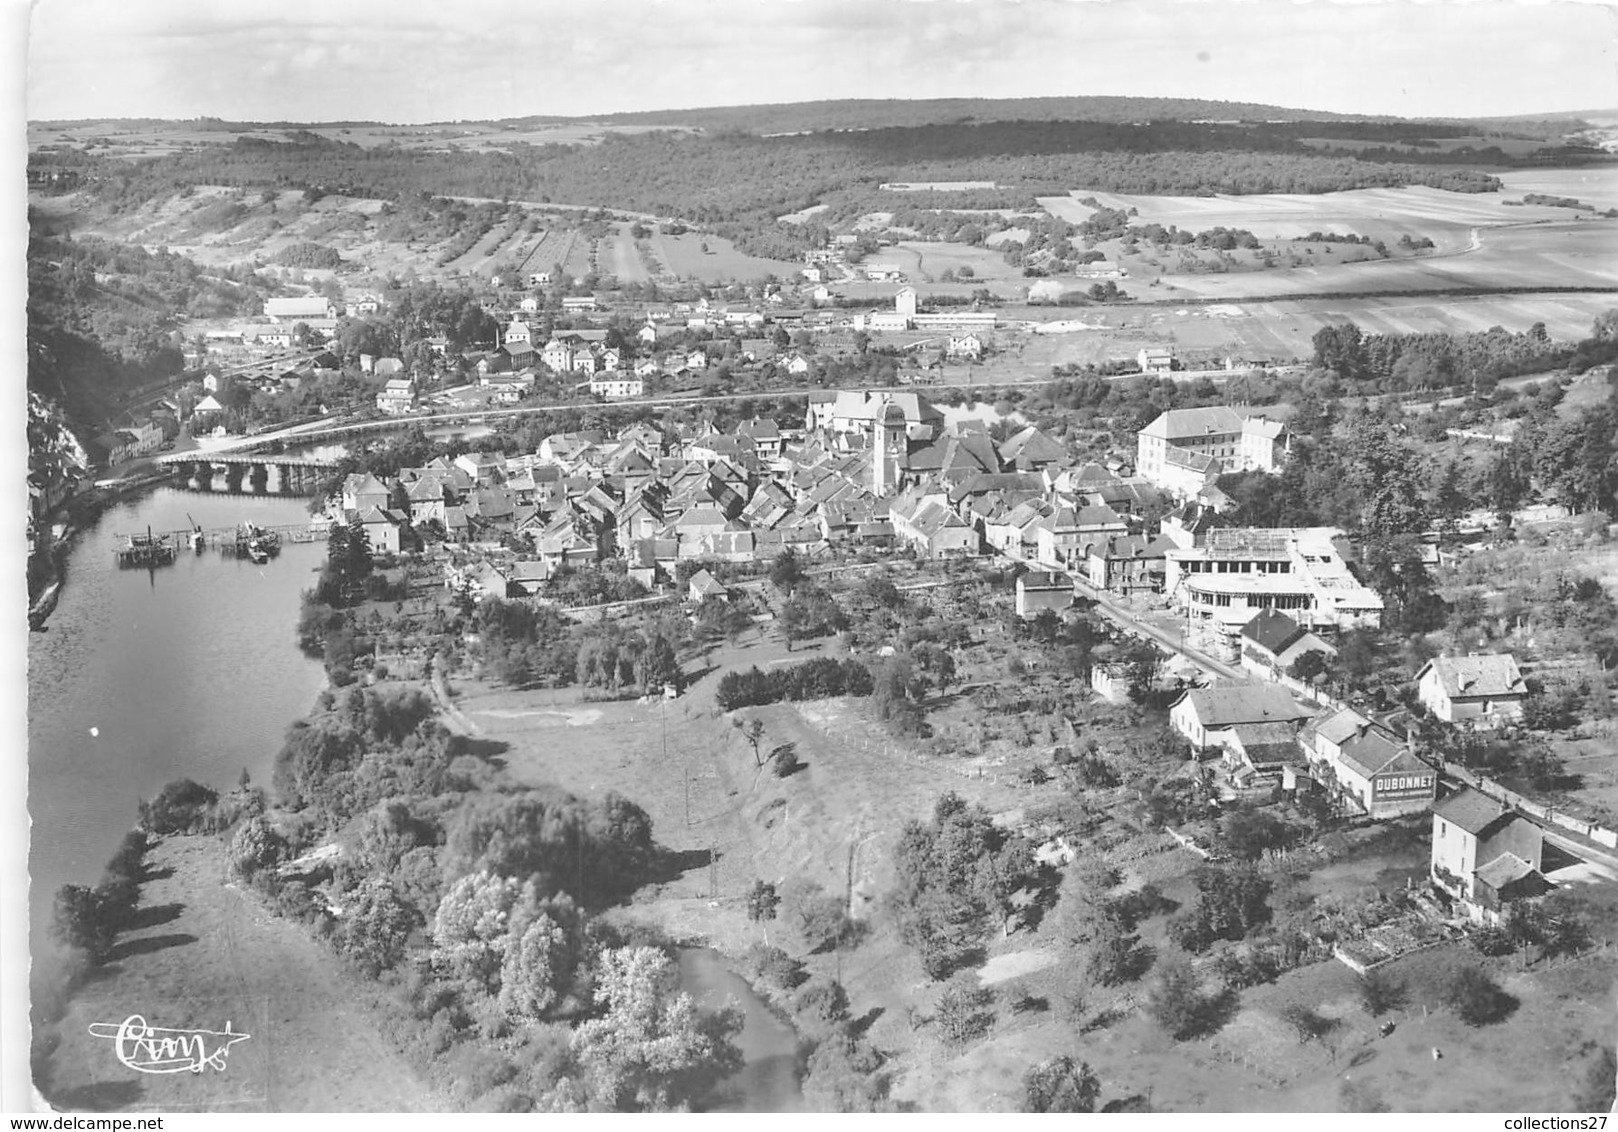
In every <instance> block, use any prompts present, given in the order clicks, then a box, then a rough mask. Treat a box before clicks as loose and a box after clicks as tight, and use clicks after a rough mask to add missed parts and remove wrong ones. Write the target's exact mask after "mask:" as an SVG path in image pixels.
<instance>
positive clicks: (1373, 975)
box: [1360, 968, 1405, 1018]
mask: <svg viewBox="0 0 1618 1132" xmlns="http://www.w3.org/2000/svg"><path fill="white" fill-rule="evenodd" d="M1404 1001H1405V985H1404V983H1403V982H1401V981H1400V980H1399V979H1397V978H1395V977H1394V976H1393V975H1392V974H1390V973H1388V972H1387V971H1384V970H1381V969H1378V968H1372V969H1371V970H1369V971H1367V972H1365V974H1364V975H1362V976H1361V977H1360V1003H1361V1005H1363V1006H1364V1007H1365V1010H1366V1012H1367V1013H1368V1014H1370V1016H1371V1017H1372V1018H1380V1017H1381V1016H1382V1015H1384V1014H1386V1013H1387V1012H1388V1011H1390V1010H1397V1009H1399V1007H1401V1006H1403V1005H1404Z"/></svg>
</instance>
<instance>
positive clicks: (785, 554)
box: [770, 546, 805, 594]
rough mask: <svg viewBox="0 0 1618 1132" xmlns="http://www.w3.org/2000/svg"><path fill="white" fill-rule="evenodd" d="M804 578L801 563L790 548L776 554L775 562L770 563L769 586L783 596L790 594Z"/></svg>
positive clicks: (796, 554)
mask: <svg viewBox="0 0 1618 1132" xmlns="http://www.w3.org/2000/svg"><path fill="white" fill-rule="evenodd" d="M804 577H805V574H804V572H803V562H802V560H801V559H800V558H799V557H798V552H797V551H796V550H794V549H793V548H792V547H790V546H789V547H787V548H786V549H785V550H783V551H781V553H779V554H777V555H776V556H775V560H774V561H773V562H771V563H770V584H771V585H773V586H774V587H775V588H776V589H778V590H780V591H781V592H782V593H784V594H790V593H791V592H792V591H793V590H794V589H796V588H797V586H798V583H799V582H801V581H803V580H804Z"/></svg>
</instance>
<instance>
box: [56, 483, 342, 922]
mask: <svg viewBox="0 0 1618 1132" xmlns="http://www.w3.org/2000/svg"><path fill="white" fill-rule="evenodd" d="M187 513H189V514H190V515H191V516H192V517H194V518H195V519H196V521H197V522H198V523H200V524H201V525H202V526H203V527H205V528H216V527H233V526H235V525H236V524H238V523H240V522H242V521H244V520H251V521H252V522H255V523H259V524H262V525H279V524H287V523H297V522H302V521H306V520H307V519H308V518H309V512H308V506H307V500H303V499H297V498H289V497H279V498H275V497H263V496H249V495H223V494H221V495H206V494H200V493H196V492H184V491H177V490H174V489H171V488H159V489H158V490H157V491H156V492H154V493H152V494H150V495H146V496H143V497H141V498H138V499H135V500H132V501H130V502H128V503H125V504H122V505H119V506H116V507H113V508H110V509H108V510H107V511H106V513H104V514H103V515H102V516H101V519H100V520H99V522H98V523H97V524H96V526H95V527H94V528H92V529H90V530H88V531H85V532H84V533H82V534H81V535H80V537H79V540H78V543H77V544H76V545H75V546H74V548H73V551H72V553H71V555H70V557H69V561H68V566H67V582H66V585H65V586H64V588H63V590H62V595H61V601H60V603H59V604H58V605H57V607H56V611H55V613H53V614H52V615H51V618H50V620H49V621H48V622H47V623H46V624H47V628H46V631H45V632H43V633H30V634H29V640H28V807H29V816H30V818H31V820H32V823H33V826H32V831H31V839H30V843H31V848H30V854H29V880H30V884H29V910H30V919H31V933H30V934H31V938H32V939H33V940H34V941H35V943H36V944H37V943H38V942H39V941H40V940H41V939H43V938H44V936H43V932H44V928H45V926H46V922H47V918H48V916H49V914H50V909H51V903H52V899H53V896H54V894H55V892H56V889H57V888H58V887H59V886H61V885H63V884H95V883H97V881H99V880H100V877H101V869H102V866H103V865H104V864H105V863H106V861H107V859H108V858H109V857H110V856H111V855H112V852H113V850H114V849H116V848H117V845H118V842H119V840H120V839H121V838H122V837H123V835H124V833H125V832H127V831H128V830H129V829H130V828H131V827H132V826H133V825H134V823H135V820H136V818H137V816H138V811H137V808H136V807H137V804H138V803H139V802H140V800H141V799H142V798H149V797H151V796H152V795H154V794H156V793H157V792H158V791H159V790H161V789H162V788H163V786H164V785H165V784H166V783H168V782H171V781H173V780H175V779H177V778H194V779H196V780H197V781H198V782H202V783H205V784H207V785H209V786H212V787H214V788H215V789H217V790H220V791H224V790H228V789H231V788H233V787H234V786H235V785H236V782H237V779H238V778H239V777H240V775H241V772H242V770H243V769H244V768H245V769H246V770H247V772H248V773H249V774H250V775H251V776H252V778H253V780H254V781H255V782H260V783H264V784H265V785H268V783H269V779H270V771H271V767H272V765H273V762H274V759H275V754H276V752H277V751H278V750H279V749H280V746H281V737H282V735H283V733H284V732H285V731H286V729H287V727H288V726H289V725H290V724H291V723H292V722H293V721H294V720H296V719H299V718H301V717H302V716H303V715H305V714H306V713H307V712H308V711H309V709H310V707H311V705H312V704H313V703H314V700H315V697H316V695H317V694H318V693H319V691H320V689H321V688H322V687H323V686H324V684H325V676H324V673H323V672H322V671H321V667H320V665H319V664H318V663H317V662H315V661H312V660H309V659H307V658H306V657H304V656H303V654H302V653H300V652H299V651H298V647H297V642H296V641H295V640H294V628H295V626H296V624H297V619H298V599H299V595H300V593H301V592H302V591H303V590H305V589H307V588H309V587H310V586H311V585H312V584H313V581H314V572H315V571H316V570H318V569H319V567H320V563H321V561H322V559H323V557H324V555H325V547H324V546H322V545H320V544H318V543H288V544H284V545H283V546H282V549H281V553H280V555H279V556H278V557H276V558H273V559H271V560H270V561H269V562H268V563H266V564H265V565H262V566H255V565H254V564H253V563H251V562H250V561H248V560H246V559H234V558H226V557H224V556H223V555H221V554H219V553H218V552H217V551H215V550H212V549H208V550H204V551H203V552H202V553H200V554H196V553H193V552H192V551H191V550H190V549H189V547H186V548H184V549H182V550H181V551H180V554H179V557H178V559H177V560H176V562H175V564H174V565H172V566H163V567H158V568H157V569H155V570H151V571H147V570H130V569H119V568H118V567H117V565H116V564H115V562H114V560H113V548H114V547H115V546H116V545H117V544H118V542H119V539H118V538H117V536H118V535H119V534H124V533H131V532H135V531H144V530H145V529H146V527H147V526H148V525H150V526H151V527H152V528H153V530H155V531H178V530H182V529H185V528H187V527H189V526H190V522H189V521H188V520H187V517H186V516H187Z"/></svg>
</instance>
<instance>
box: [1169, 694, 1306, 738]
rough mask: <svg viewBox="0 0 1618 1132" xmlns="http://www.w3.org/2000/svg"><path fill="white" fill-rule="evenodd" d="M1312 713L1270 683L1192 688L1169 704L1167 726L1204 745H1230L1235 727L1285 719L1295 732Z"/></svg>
mask: <svg viewBox="0 0 1618 1132" xmlns="http://www.w3.org/2000/svg"><path fill="white" fill-rule="evenodd" d="M1311 714H1312V713H1311V712H1310V711H1309V710H1308V709H1306V708H1304V707H1301V706H1300V705H1299V704H1298V702H1297V701H1296V700H1294V699H1293V698H1292V697H1291V696H1290V695H1288V694H1287V691H1286V689H1284V688H1278V687H1276V686H1275V685H1273V684H1233V685H1227V686H1225V687H1219V688H1193V689H1191V690H1190V691H1188V692H1186V693H1185V694H1184V695H1182V696H1181V697H1180V698H1179V699H1177V700H1175V701H1174V703H1173V704H1171V705H1170V706H1169V726H1170V727H1172V728H1174V730H1176V731H1178V732H1179V733H1180V734H1181V735H1184V736H1185V737H1186V738H1187V739H1189V740H1190V741H1191V743H1192V745H1194V746H1196V747H1198V748H1200V749H1206V748H1208V747H1223V746H1227V745H1229V743H1230V742H1231V740H1232V739H1233V738H1234V736H1233V735H1232V731H1233V729H1234V728H1237V727H1248V726H1253V725H1257V724H1268V723H1284V724H1286V725H1287V726H1288V727H1290V728H1291V730H1292V732H1293V733H1294V734H1296V733H1297V730H1298V728H1299V727H1300V726H1301V725H1302V724H1303V723H1304V721H1305V720H1307V719H1308V718H1309V717H1310V715H1311Z"/></svg>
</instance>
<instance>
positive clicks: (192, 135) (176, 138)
mask: <svg viewBox="0 0 1618 1132" xmlns="http://www.w3.org/2000/svg"><path fill="white" fill-rule="evenodd" d="M683 128H684V127H681V126H673V125H671V126H635V125H608V124H605V123H597V122H570V123H567V124H566V125H561V124H558V125H548V126H547V125H540V126H534V127H530V128H527V129H518V128H508V127H505V126H501V125H499V124H497V123H474V124H461V123H456V124H443V125H427V126H390V125H385V124H381V123H376V124H370V125H355V126H318V125H317V126H310V127H307V129H303V130H300V131H298V132H307V133H314V134H319V135H320V136H321V137H325V138H330V139H331V140H333V141H341V142H345V143H347V144H350V145H358V146H362V147H364V148H367V149H369V148H371V147H373V146H379V145H397V146H400V147H402V148H404V149H420V150H438V151H442V150H451V149H462V150H469V151H472V152H487V151H490V150H505V149H509V148H510V147H511V146H513V145H517V144H527V145H593V144H596V143H599V142H600V141H602V140H603V139H604V138H605V137H606V136H607V135H608V134H640V133H646V132H648V131H650V130H654V129H656V130H676V131H678V130H681V129H683ZM290 132H292V131H283V130H276V129H264V128H259V129H247V130H201V129H197V128H195V127H193V126H191V125H188V124H187V123H183V122H174V123H167V124H162V125H154V126H142V125H134V126H132V125H130V124H129V123H125V122H82V123H72V124H59V123H51V122H43V123H40V122H32V123H29V125H28V147H29V149H31V150H32V149H36V148H38V147H39V146H42V145H57V146H68V147H71V148H74V149H84V148H89V147H92V146H93V147H94V148H95V149H96V150H98V151H99V152H101V153H104V154H107V155H109V156H116V157H122V158H128V159H129V160H136V159H140V158H146V157H157V156H162V155H165V154H172V153H178V152H181V151H182V150H187V149H195V148H198V147H200V146H210V145H230V144H232V143H234V142H235V141H236V140H237V139H238V138H256V139H260V140H263V141H282V140H285V137H286V135H287V134H288V133H290Z"/></svg>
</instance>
